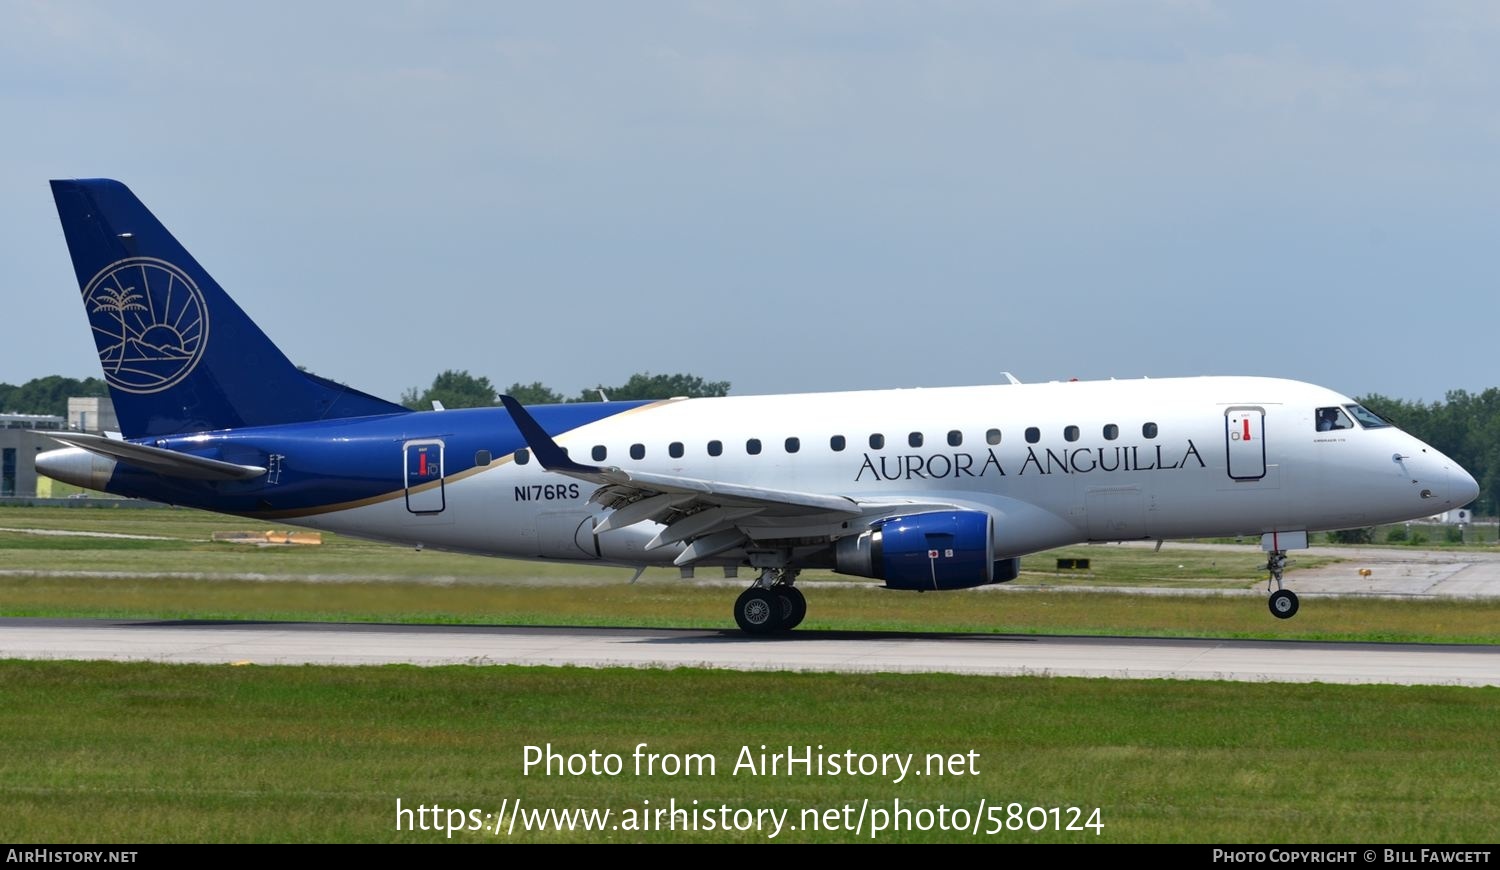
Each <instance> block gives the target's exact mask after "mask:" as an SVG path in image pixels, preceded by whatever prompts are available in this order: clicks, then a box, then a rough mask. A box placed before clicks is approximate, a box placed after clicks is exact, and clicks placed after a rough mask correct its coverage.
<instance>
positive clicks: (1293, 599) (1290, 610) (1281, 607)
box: [1271, 589, 1300, 619]
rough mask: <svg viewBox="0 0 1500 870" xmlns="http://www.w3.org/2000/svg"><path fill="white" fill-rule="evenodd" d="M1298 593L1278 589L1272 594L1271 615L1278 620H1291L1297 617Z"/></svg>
mask: <svg viewBox="0 0 1500 870" xmlns="http://www.w3.org/2000/svg"><path fill="white" fill-rule="evenodd" d="M1299 606H1300V603H1299V602H1298V601H1297V593H1295V592H1293V591H1292V590H1290V589H1278V590H1276V591H1275V592H1272V593H1271V615H1272V616H1274V617H1276V618H1277V619H1291V618H1292V617H1294V616H1296V615H1297V608H1298V607H1299Z"/></svg>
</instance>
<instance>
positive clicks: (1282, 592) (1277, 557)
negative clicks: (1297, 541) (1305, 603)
mask: <svg viewBox="0 0 1500 870" xmlns="http://www.w3.org/2000/svg"><path fill="white" fill-rule="evenodd" d="M1266 570H1267V571H1270V572H1271V579H1270V580H1268V581H1266V591H1268V592H1270V590H1271V584H1272V583H1275V584H1276V591H1275V592H1271V600H1270V608H1271V615H1272V616H1274V617H1276V618H1277V619H1291V618H1292V617H1294V616H1296V615H1297V608H1298V607H1300V606H1301V603H1300V602H1299V601H1298V600H1297V593H1295V592H1293V591H1292V590H1290V589H1285V588H1282V585H1281V574H1282V572H1283V571H1285V570H1286V551H1285V550H1272V551H1271V555H1270V556H1269V557H1268V558H1267V559H1266Z"/></svg>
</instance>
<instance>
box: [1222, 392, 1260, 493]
mask: <svg viewBox="0 0 1500 870" xmlns="http://www.w3.org/2000/svg"><path fill="white" fill-rule="evenodd" d="M1265 432H1266V409H1265V408H1230V409H1228V410H1226V411H1225V412H1224V442H1225V449H1226V450H1227V451H1228V455H1229V476H1230V477H1232V478H1234V479H1235V480H1260V479H1261V478H1262V477H1265V476H1266V440H1265Z"/></svg>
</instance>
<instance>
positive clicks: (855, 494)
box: [298, 377, 1477, 565]
mask: <svg viewBox="0 0 1500 870" xmlns="http://www.w3.org/2000/svg"><path fill="white" fill-rule="evenodd" d="M1353 404H1354V402H1353V400H1352V399H1350V398H1348V397H1346V396H1343V395H1340V394H1338V393H1336V392H1333V391H1331V390H1327V389H1324V388H1322V387H1318V386H1314V385H1310V384H1305V383H1301V382H1297V381H1288V380H1278V379H1269V378H1238V377H1233V378H1231V377H1202V378H1178V379H1161V380H1132V381H1090V382H1067V383H1044V384H1012V385H1000V386H983V387H949V388H937V389H906V390H881V391H868V392H849V393H811V394H799V395H779V396H743V397H727V398H715V399H680V400H673V401H665V402H661V403H657V404H653V405H648V406H645V407H642V408H638V409H636V410H633V411H629V412H625V413H622V414H618V415H615V416H611V417H606V418H604V419H601V420H598V421H597V422H594V423H590V424H588V425H584V426H582V427H580V428H577V429H574V430H572V431H569V432H566V433H562V434H559V435H557V438H556V440H557V442H558V444H560V445H561V446H563V447H565V448H567V449H568V451H569V455H570V457H571V458H572V459H574V460H575V461H578V462H585V463H589V462H592V463H595V464H598V465H606V466H617V467H620V468H624V469H630V470H636V471H642V472H652V473H657V474H668V475H673V476H676V477H681V478H691V479H698V480H704V481H717V482H729V483H733V484H739V485H746V486H757V487H766V488H771V489H777V490H791V491H798V492H804V493H818V494H825V495H836V496H847V497H850V498H854V499H877V500H879V499H887V500H890V501H892V502H901V501H911V502H913V503H918V504H920V503H927V502H934V501H937V502H943V503H946V504H952V505H957V506H961V507H964V508H968V509H973V510H980V511H984V512H987V513H988V514H990V515H991V516H992V517H993V518H994V522H995V549H996V556H997V557H1009V556H1018V555H1022V554H1026V553H1031V552H1036V551H1038V550H1043V549H1048V548H1051V547H1056V546H1061V545H1065V544H1072V543H1079V542H1084V541H1116V540H1132V539H1164V538H1185V537H1202V536H1224V535H1260V534H1262V533H1266V532H1273V531H1315V530H1321V529H1339V528H1350V527H1356V526H1366V525H1374V524H1379V523H1387V522H1397V521H1401V520H1407V519H1412V518H1416V517H1421V516H1428V515H1431V514H1434V513H1438V512H1441V511H1443V510H1447V509H1450V508H1456V507H1459V506H1461V505H1462V504H1465V503H1467V502H1468V501H1469V500H1471V499H1472V498H1473V497H1474V495H1475V493H1476V491H1477V487H1476V485H1475V483H1474V481H1473V479H1472V478H1471V477H1470V476H1469V475H1468V474H1467V473H1466V472H1464V471H1463V469H1461V468H1460V467H1459V466H1458V465H1457V464H1456V463H1454V462H1453V461H1452V460H1450V459H1449V458H1448V457H1446V456H1444V455H1443V454H1441V453H1439V452H1438V451H1436V450H1435V449H1433V448H1431V447H1430V446H1428V445H1426V444H1424V443H1422V442H1421V441H1419V440H1417V439H1416V438H1413V437H1412V436H1410V435H1408V434H1406V433H1405V432H1402V431H1401V430H1399V429H1397V428H1395V427H1393V426H1383V427H1378V428H1368V427H1366V426H1364V425H1358V424H1350V425H1348V427H1347V428H1341V429H1336V430H1332V431H1319V428H1318V425H1317V422H1316V412H1317V411H1318V410H1319V409H1323V408H1341V407H1349V406H1352V405H1353ZM840 439H841V440H840ZM599 449H602V452H596V451H598V450H599ZM715 453H717V455H714V454H715ZM679 454H680V455H679ZM521 455H522V458H523V459H524V458H525V454H524V452H522V453H521ZM637 457H639V458H637ZM594 488H595V487H594V485H593V484H590V483H587V482H582V481H578V480H574V479H571V478H569V477H565V476H562V475H559V474H555V473H551V472H548V471H545V470H544V469H542V468H541V466H540V465H539V464H538V463H537V462H535V461H529V462H523V461H517V454H509V455H506V456H501V457H496V458H495V459H494V460H493V461H492V462H490V463H489V465H488V466H487V467H484V468H482V469H479V470H478V471H477V472H476V473H472V474H469V475H467V476H464V477H462V479H455V480H452V481H449V482H447V483H446V485H445V492H444V500H443V509H442V510H441V511H439V512H426V513H417V512H413V511H412V510H409V509H408V504H407V502H406V500H405V499H402V498H391V499H388V500H384V501H379V502H377V503H374V504H365V505H362V506H359V507H353V508H350V509H346V510H340V511H335V512H330V513H324V514H321V515H318V516H314V517H307V518H305V519H300V520H298V522H301V523H303V524H306V525H310V526H315V527H318V528H325V529H330V530H336V531H343V532H348V533H351V534H356V535H362V536H365V537H374V538H379V539H382V540H389V541H396V542H404V543H414V544H421V545H425V546H431V547H437V548H444V549H452V550H459V551H465V552H475V553H484V554H489V555H498V556H509V557H518V558H543V559H563V560H576V561H605V562H610V563H616V564H643V565H644V564H670V563H671V562H672V560H673V559H674V557H675V556H676V555H677V554H678V553H679V552H681V546H680V545H676V546H669V547H663V548H659V549H656V550H650V551H648V550H646V549H645V544H646V542H647V541H649V540H650V539H651V538H652V537H653V536H655V534H656V533H657V532H658V531H660V526H658V525H657V524H655V523H643V524H639V525H635V526H631V527H627V528H622V529H617V530H612V531H607V532H603V533H601V534H598V535H595V534H594V532H593V529H594V527H595V526H596V525H597V524H598V523H599V522H600V521H602V520H603V519H604V517H605V516H606V515H607V513H608V511H607V510H606V509H604V508H602V507H601V506H599V505H597V504H592V503H590V501H589V497H590V495H591V494H592V493H593V490H594ZM811 513H812V512H810V514H811ZM743 525H744V526H745V527H746V531H747V532H748V533H749V535H750V538H751V544H750V545H749V547H753V546H754V545H755V541H756V540H757V533H756V531H755V529H756V527H757V520H756V519H755V518H753V517H752V518H749V519H747V520H745V521H744V523H743ZM857 525H858V524H857V523H856V524H852V525H851V524H847V523H840V522H838V521H832V520H830V519H829V518H828V517H827V516H825V515H810V516H809V518H808V521H807V523H806V524H805V526H798V525H797V523H795V522H790V523H789V522H788V521H787V519H786V518H785V517H780V518H778V519H777V520H775V521H774V522H771V521H766V531H765V536H766V537H767V538H774V539H775V540H776V541H778V542H786V541H788V540H793V541H796V540H804V541H806V542H809V545H811V542H813V541H815V540H817V539H821V540H824V541H826V540H828V539H829V538H830V537H832V538H837V537H840V536H841V535H843V534H850V533H853V532H855V531H857ZM740 558H743V550H741V551H736V552H735V553H728V554H724V555H723V556H722V557H721V558H719V559H716V560H714V564H720V563H722V564H731V563H734V562H735V561H736V560H737V559H740Z"/></svg>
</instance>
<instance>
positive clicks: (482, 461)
mask: <svg viewBox="0 0 1500 870" xmlns="http://www.w3.org/2000/svg"><path fill="white" fill-rule="evenodd" d="M474 464H475V465H489V464H490V452H489V451H488V450H481V451H479V452H478V453H475V454H474Z"/></svg>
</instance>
